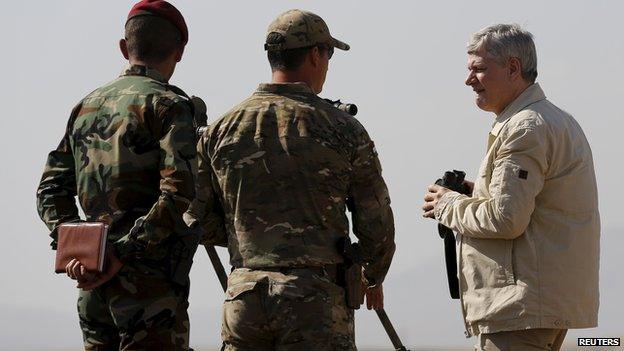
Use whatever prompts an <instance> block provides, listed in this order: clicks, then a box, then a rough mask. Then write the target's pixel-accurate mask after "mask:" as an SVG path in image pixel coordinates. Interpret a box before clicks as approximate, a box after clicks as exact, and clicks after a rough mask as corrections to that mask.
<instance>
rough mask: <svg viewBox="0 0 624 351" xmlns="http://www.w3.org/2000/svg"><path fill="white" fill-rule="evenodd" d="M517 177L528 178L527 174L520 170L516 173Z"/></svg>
mask: <svg viewBox="0 0 624 351" xmlns="http://www.w3.org/2000/svg"><path fill="white" fill-rule="evenodd" d="M518 177H520V179H527V178H528V177H529V172H528V171H525V170H524V169H521V170H519V171H518Z"/></svg>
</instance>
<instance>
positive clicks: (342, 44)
mask: <svg viewBox="0 0 624 351" xmlns="http://www.w3.org/2000/svg"><path fill="white" fill-rule="evenodd" d="M332 46H333V47H335V48H338V49H340V50H345V51H347V50H349V49H350V48H351V47H350V46H349V44H347V43H345V42H342V41H340V40H338V39H336V38H334V37H332Z"/></svg>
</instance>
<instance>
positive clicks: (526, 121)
mask: <svg viewBox="0 0 624 351" xmlns="http://www.w3.org/2000/svg"><path fill="white" fill-rule="evenodd" d="M468 70H469V75H468V78H467V79H466V85H468V86H470V87H472V89H473V90H474V91H475V93H476V98H475V100H476V104H477V106H479V108H481V109H482V110H484V111H490V112H494V113H495V114H496V119H495V123H494V126H493V128H492V131H491V132H490V135H489V138H488V150H487V154H486V156H485V159H484V160H483V162H482V164H481V167H480V168H479V173H478V176H477V179H476V181H475V183H474V184H472V183H470V182H468V184H469V185H470V186H472V187H473V192H472V196H466V195H461V194H459V193H457V192H454V191H450V190H448V189H446V188H442V187H440V186H437V185H431V186H429V187H428V193H427V194H426V195H425V204H424V205H423V210H424V211H425V213H424V216H425V217H429V218H434V219H436V220H437V221H439V222H440V223H442V224H444V225H445V226H447V227H449V228H451V229H453V230H454V231H455V232H457V233H458V242H459V253H458V257H459V270H458V271H459V281H460V290H461V299H462V300H461V304H462V311H463V314H464V320H465V325H466V334H467V336H471V335H479V342H478V345H477V350H488V351H489V350H523V351H525V350H526V351H530V350H559V348H560V347H561V343H562V342H563V339H564V337H565V334H566V331H567V329H569V328H589V327H595V326H596V325H597V319H598V260H599V259H598V258H599V241H600V240H599V239H600V219H599V214H598V197H597V189H596V180H595V175H594V165H593V161H592V154H591V150H590V147H589V144H588V142H587V139H586V138H585V135H584V134H583V131H582V130H581V127H580V126H579V125H578V123H577V122H576V120H574V118H573V117H572V116H570V115H569V114H568V113H566V112H564V111H562V110H561V109H559V108H558V107H556V106H555V105H553V104H552V103H551V102H550V101H548V100H547V99H546V97H545V95H544V92H543V91H542V89H541V88H540V86H539V84H537V83H535V79H536V77H537V58H536V53H535V45H534V43H533V39H532V35H531V34H530V33H528V32H526V31H524V30H523V29H521V28H520V27H519V26H517V25H504V24H501V25H494V26H491V27H488V28H485V29H483V30H481V31H479V32H477V33H475V34H474V35H473V36H472V38H471V40H470V43H469V45H468Z"/></svg>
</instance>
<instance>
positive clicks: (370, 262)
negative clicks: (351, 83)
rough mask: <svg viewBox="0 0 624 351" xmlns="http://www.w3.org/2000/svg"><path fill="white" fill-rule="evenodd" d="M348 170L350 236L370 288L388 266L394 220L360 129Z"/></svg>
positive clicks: (373, 157) (372, 151)
mask: <svg viewBox="0 0 624 351" xmlns="http://www.w3.org/2000/svg"><path fill="white" fill-rule="evenodd" d="M352 167H353V178H352V183H351V187H350V189H349V202H350V203H351V207H352V222H353V233H354V234H355V236H356V237H357V238H358V239H359V243H360V247H361V248H362V254H363V258H364V262H365V264H364V266H363V274H364V278H365V280H366V283H367V285H368V286H371V287H372V286H375V285H378V284H381V283H382V282H383V280H384V278H385V276H386V273H387V272H388V269H389V268H390V263H391V262H392V256H393V255H394V250H395V244H394V218H393V216H392V209H391V208H390V196H389V195H388V189H387V187H386V183H385V182H384V180H383V178H382V176H381V165H380V163H379V159H378V158H377V152H376V150H375V146H374V144H373V142H372V141H371V140H370V138H369V136H368V134H367V133H366V131H364V130H363V128H362V133H361V135H360V136H359V140H358V144H357V148H356V151H355V157H354V159H353V161H352Z"/></svg>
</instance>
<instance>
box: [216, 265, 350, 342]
mask: <svg viewBox="0 0 624 351" xmlns="http://www.w3.org/2000/svg"><path fill="white" fill-rule="evenodd" d="M222 322H223V324H222V331H221V337H222V339H223V342H224V346H223V350H237V351H243V350H245V351H247V350H249V351H251V350H254V351H265V350H266V351H269V350H280V351H289V350H292V351H295V350H297V351H300V350H306V351H315V350H319V351H321V350H323V351H324V350H348V351H352V350H357V349H356V347H355V331H354V320H353V310H351V309H349V308H347V307H346V301H345V293H344V290H343V288H341V287H340V286H338V285H336V284H334V283H333V282H332V281H330V279H329V278H328V277H327V275H326V274H325V275H323V274H318V273H315V272H313V271H311V270H309V269H302V268H299V269H287V270H282V271H262V270H250V269H247V268H239V269H236V270H234V271H233V272H232V274H231V275H230V277H229V278H228V289H227V292H226V294H225V303H224V305H223V321H222Z"/></svg>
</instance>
